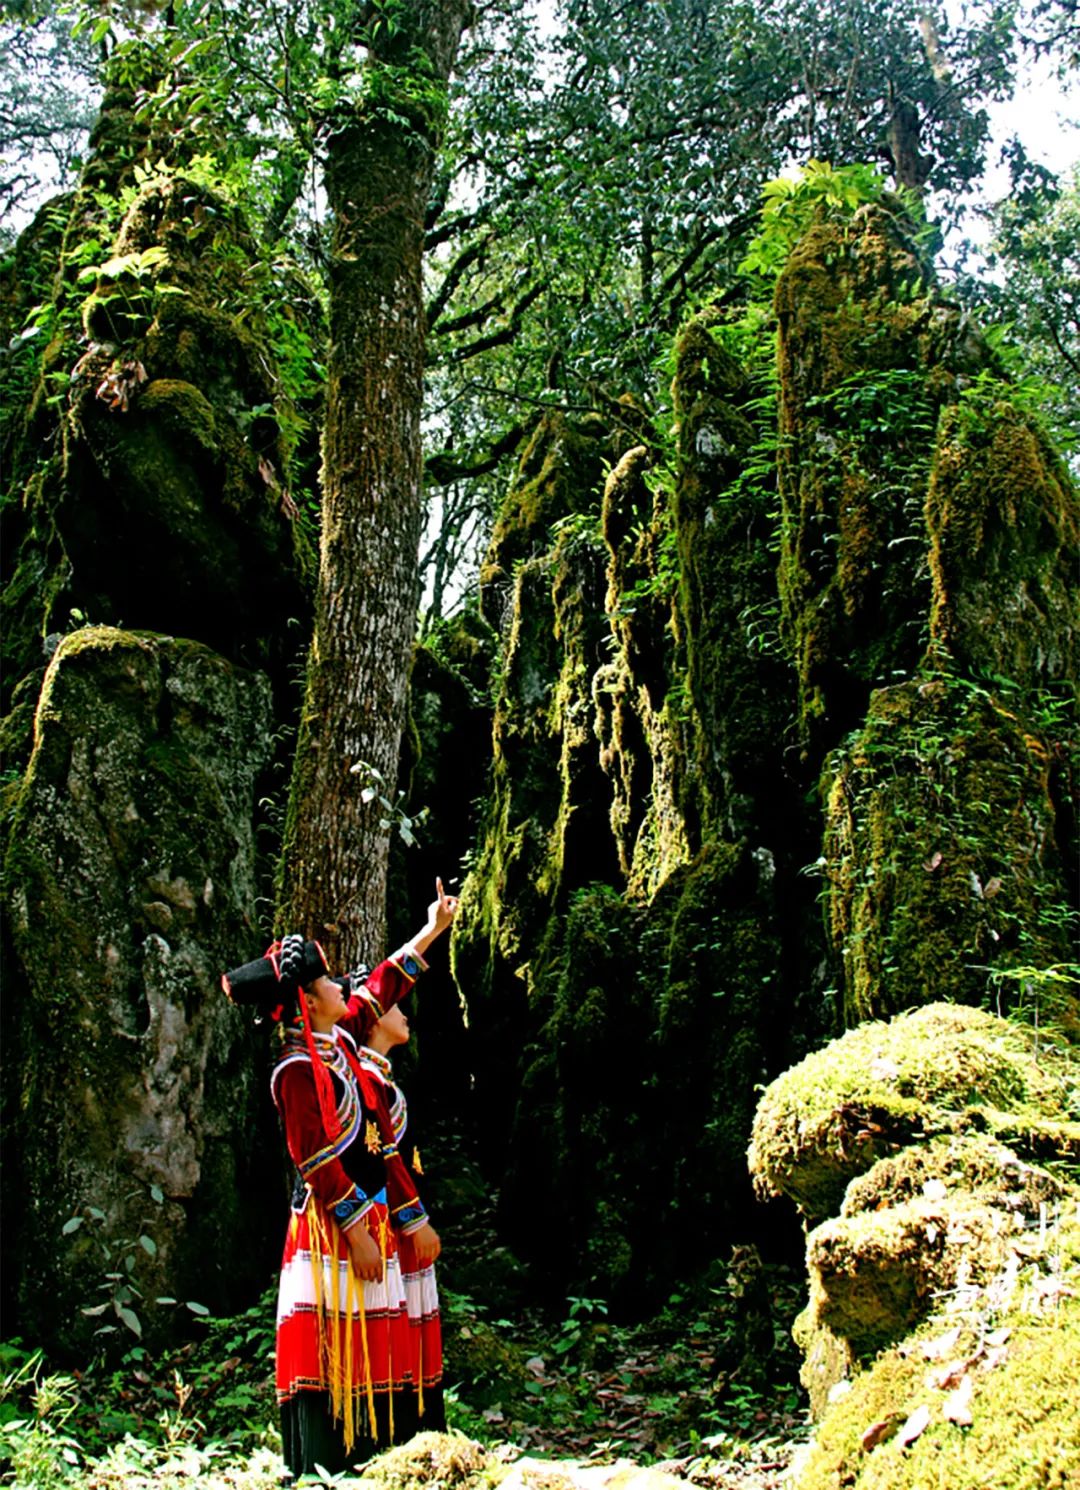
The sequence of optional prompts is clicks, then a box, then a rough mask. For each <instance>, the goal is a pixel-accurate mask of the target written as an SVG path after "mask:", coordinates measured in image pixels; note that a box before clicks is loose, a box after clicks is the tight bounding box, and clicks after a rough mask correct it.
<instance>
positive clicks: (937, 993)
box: [823, 674, 1077, 1023]
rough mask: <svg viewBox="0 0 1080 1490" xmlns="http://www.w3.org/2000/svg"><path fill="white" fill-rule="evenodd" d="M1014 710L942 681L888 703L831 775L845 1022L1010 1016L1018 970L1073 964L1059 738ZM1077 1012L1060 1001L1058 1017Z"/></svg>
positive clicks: (1016, 705) (1015, 700) (832, 863)
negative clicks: (984, 1008) (1006, 1011)
mask: <svg viewBox="0 0 1080 1490" xmlns="http://www.w3.org/2000/svg"><path fill="white" fill-rule="evenodd" d="M1004 697H1005V698H1008V702H1007V703H1006V702H1004V701H1003V695H1002V694H1000V693H999V694H998V695H997V696H995V695H994V694H992V693H988V692H987V691H985V690H984V689H983V688H980V687H977V686H975V685H973V684H971V683H968V682H965V681H964V680H963V679H959V678H956V677H952V676H949V675H947V674H941V675H936V676H934V675H928V676H926V677H924V678H923V679H922V680H921V681H917V682H916V681H912V682H909V683H903V684H899V685H897V686H895V687H893V688H888V689H881V690H879V691H878V692H876V693H875V694H874V695H873V696H872V698H871V700H870V708H869V711H868V714H867V719H866V723H865V725H864V726H863V728H862V729H861V730H859V731H858V732H857V733H856V734H855V735H854V736H853V738H852V740H851V741H850V742H849V744H847V745H846V746H845V747H844V749H843V750H840V751H837V752H836V753H835V754H834V756H833V757H832V758H831V760H830V761H829V763H828V765H827V768H826V773H825V778H824V779H825V787H826V830H825V839H824V846H823V868H824V871H825V874H826V878H827V885H828V895H827V910H828V927H829V932H830V936H831V938H832V941H833V945H834V947H835V948H836V951H837V952H838V954H839V955H840V957H841V959H842V961H843V967H844V1004H845V1014H846V1017H847V1020H848V1022H849V1023H855V1022H857V1021H858V1020H860V1019H865V1018H868V1017H883V1016H887V1015H889V1014H892V1013H895V1012H897V1011H899V1010H901V1009H904V1008H909V1007H910V1006H911V1005H912V1004H915V1003H926V1002H930V1001H932V1000H935V999H942V998H951V999H957V1000H961V1001H963V1002H967V1003H976V1004H977V1003H982V1002H985V1001H987V1000H988V999H990V998H994V997H996V998H997V999H998V1001H999V1003H1001V1004H1005V1005H1008V1004H1011V1003H1012V1002H1013V1000H1014V998H1015V997H1016V996H1018V995H1020V994H1022V992H1023V988H1022V982H1021V981H1018V980H1014V981H1012V983H1011V984H1010V983H1009V982H1008V981H1006V982H1003V981H1002V975H1003V974H1007V973H1008V971H1009V969H1011V968H1018V967H1029V968H1032V969H1033V970H1037V969H1039V968H1042V967H1047V966H1053V965H1055V964H1059V963H1063V962H1067V961H1068V959H1069V956H1070V937H1069V927H1068V906H1069V902H1070V886H1069V882H1068V874H1067V871H1068V862H1069V857H1068V856H1069V848H1070V845H1069V842H1068V836H1067V834H1066V836H1065V838H1064V841H1063V835H1062V832H1061V829H1060V827H1059V822H1058V816H1059V811H1058V800H1059V798H1058V793H1057V792H1056V790H1055V776H1056V772H1057V769H1058V760H1059V755H1058V751H1057V748H1056V747H1057V744H1058V740H1059V738H1060V737H1057V738H1056V737H1055V735H1054V734H1053V733H1051V732H1050V731H1049V730H1048V728H1047V726H1046V725H1044V724H1040V723H1039V722H1038V721H1037V720H1036V719H1034V718H1033V717H1032V714H1031V712H1030V711H1028V710H1026V709H1025V708H1024V705H1023V702H1022V699H1023V695H1022V694H1021V693H1015V692H1014V693H1012V694H1009V695H1004ZM1067 826H1068V825H1067V823H1066V828H1067ZM1010 987H1012V988H1013V990H1014V993H1013V995H1011V996H1010V993H1009V991H1008V990H1009V988H1010ZM1044 997H1045V996H1044ZM1076 1010H1077V1003H1076V998H1075V996H1074V997H1072V998H1069V997H1068V996H1067V995H1063V996H1062V997H1061V998H1060V999H1059V1001H1058V1005H1057V1006H1056V1007H1054V1008H1053V1009H1052V1010H1049V1011H1047V1012H1052V1013H1053V1014H1054V1016H1055V1017H1058V1018H1067V1019H1069V1020H1071V1021H1074V1020H1075V1017H1076Z"/></svg>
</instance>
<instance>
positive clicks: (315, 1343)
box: [222, 882, 457, 1476]
mask: <svg viewBox="0 0 1080 1490" xmlns="http://www.w3.org/2000/svg"><path fill="white" fill-rule="evenodd" d="M437 888H438V899H437V900H436V901H435V902H434V903H433V904H432V905H431V906H430V907H429V910H428V918H427V921H426V923H425V924H424V926H423V927H422V928H421V930H420V932H419V933H418V934H417V936H416V937H414V938H413V940H412V942H410V943H408V944H406V946H404V947H403V948H401V949H400V950H399V951H398V952H395V953H394V954H393V955H392V956H391V957H388V958H387V959H386V960H385V961H384V962H381V963H380V964H379V966H378V967H377V968H376V969H375V970H374V972H372V973H369V974H361V975H353V976H350V977H345V978H334V977H331V976H330V975H329V969H328V967H327V963H326V958H325V956H324V954H323V951H322V948H321V947H320V946H319V944H318V943H317V942H311V941H304V940H303V939H302V938H301V937H299V936H288V937H284V938H283V939H282V940H281V942H276V943H275V944H274V946H273V947H271V948H270V950H269V951H268V952H267V953H266V955H265V957H263V958H260V959H259V960H258V961H257V962H254V963H247V964H245V965H244V966H243V967H240V968H236V969H234V970H233V971H232V972H230V973H226V974H225V976H224V978H223V979H222V983H223V986H224V987H225V990H226V992H227V993H228V994H229V995H230V997H231V998H232V999H233V1000H234V1001H235V1002H237V1003H243V1004H249V1005H252V1004H253V1005H255V1006H256V1007H257V1008H259V1009H261V1010H262V1012H264V1013H267V1014H269V1015H270V1016H271V1017H272V1018H274V1019H275V1020H278V1021H280V1022H281V1024H282V1027H283V1032H284V1038H283V1050H282V1053H281V1055H280V1056H279V1059H278V1061H277V1063H276V1065H275V1067H274V1071H273V1074H272V1076H271V1090H272V1092H273V1096H274V1101H275V1103H276V1104H277V1107H278V1111H279V1112H280V1113H281V1116H282V1120H283V1123H284V1127H285V1140H286V1143H287V1145H288V1149H289V1153H290V1155H291V1156H292V1158H293V1161H294V1163H295V1164H296V1167H297V1172H298V1173H297V1183H296V1189H295V1190H294V1194H293V1206H292V1217H291V1219H290V1222H289V1228H288V1233H287V1236H286V1241H285V1253H284V1257H283V1259H282V1266H281V1284H280V1288H279V1292H278V1315H277V1368H276V1375H277V1395H278V1402H279V1405H280V1408H281V1427H282V1449H283V1453H284V1457H285V1463H286V1466H287V1468H288V1469H289V1471H290V1472H291V1473H292V1474H293V1475H295V1476H299V1475H301V1474H305V1473H311V1472H312V1471H313V1470H314V1469H315V1466H316V1465H321V1466H322V1467H323V1468H324V1469H326V1470H328V1471H330V1472H331V1473H338V1472H340V1471H341V1470H342V1469H344V1468H345V1467H346V1466H347V1465H349V1464H353V1463H357V1462H359V1461H361V1460H363V1459H366V1458H368V1457H369V1456H370V1455H371V1454H372V1453H375V1452H377V1451H378V1450H379V1449H381V1448H385V1447H386V1446H387V1445H388V1444H391V1443H400V1442H403V1441H404V1440H405V1439H407V1438H409V1437H411V1436H412V1434H413V1433H415V1432H416V1431H417V1430H418V1429H419V1428H421V1427H429V1426H431V1427H441V1426H442V1423H443V1417H442V1396H441V1391H440V1389H439V1384H440V1381H441V1368H442V1356H441V1345H440V1343H439V1324H438V1301H437V1295H436V1293H435V1284H434V1274H433V1271H432V1264H433V1263H434V1260H435V1258H436V1257H437V1255H438V1252H439V1239H438V1237H437V1236H436V1234H435V1232H434V1230H433V1228H432V1226H431V1224H430V1222H429V1221H428V1219H427V1214H426V1212H425V1211H424V1209H423V1206H422V1205H421V1204H420V1200H419V1197H418V1196H417V1194H416V1187H415V1183H414V1182H413V1180H412V1176H411V1174H410V1171H409V1170H408V1169H407V1168H406V1165H405V1161H404V1159H403V1158H402V1156H401V1153H400V1151H399V1142H400V1138H401V1134H402V1132H403V1126H402V1122H401V1119H402V1117H403V1103H402V1104H401V1111H400V1112H398V1111H397V1109H396V1103H395V1097H396V1093H395V1094H394V1095H391V1093H393V1092H394V1089H393V1088H392V1086H391V1087H388V1084H387V1082H386V1081H385V1080H384V1079H383V1076H382V1075H381V1074H380V1073H379V1071H378V1069H377V1066H376V1065H375V1063H374V1061H373V1056H377V1055H378V1050H377V1049H376V1050H374V1051H373V1050H363V1051H362V1049H361V1047H362V1046H363V1043H364V1041H365V1040H367V1039H369V1038H379V1037H377V1036H375V1035H373V1033H372V1032H373V1031H374V1030H377V1029H378V1027H379V1024H380V1023H381V1021H383V1020H384V1019H385V1018H386V1017H387V1015H388V1014H390V1011H392V1010H394V1009H395V1008H396V1005H397V1004H398V1003H399V1001H400V1000H401V999H402V998H403V997H404V996H405V994H407V993H408V991H409V989H410V988H411V987H412V985H413V983H414V982H415V981H416V979H417V978H418V977H419V975H420V973H421V972H422V971H423V970H424V969H425V967H426V963H425V962H424V960H423V953H424V951H425V950H426V949H427V947H428V946H430V944H431V943H432V942H433V941H434V940H435V938H436V937H437V936H439V935H440V934H441V933H442V932H443V931H445V930H446V928H447V927H448V926H449V925H450V923H451V921H452V920H453V918H454V915H455V913H456V911H457V901H456V899H455V898H454V897H452V896H447V895H446V894H444V892H443V888H442V884H441V882H437ZM397 1018H398V1019H403V1016H401V1015H400V1011H399V1012H398V1015H397ZM390 1027H391V1028H393V1027H397V1026H396V1021H395V1020H394V1017H393V1015H391V1026H390ZM406 1030H407V1024H406ZM362 1057H363V1058H362Z"/></svg>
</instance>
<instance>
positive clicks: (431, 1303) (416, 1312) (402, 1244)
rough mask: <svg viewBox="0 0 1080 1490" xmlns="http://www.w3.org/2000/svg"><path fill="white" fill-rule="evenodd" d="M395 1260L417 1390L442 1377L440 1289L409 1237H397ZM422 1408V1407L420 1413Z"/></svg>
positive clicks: (432, 1266)
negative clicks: (399, 1274)
mask: <svg viewBox="0 0 1080 1490" xmlns="http://www.w3.org/2000/svg"><path fill="white" fill-rule="evenodd" d="M398 1259H399V1262H400V1264H401V1277H402V1282H403V1283H404V1285H405V1308H406V1312H407V1314H408V1317H409V1360H410V1376H411V1379H412V1381H413V1382H414V1383H415V1384H416V1385H417V1387H418V1388H419V1389H422V1388H424V1387H435V1386H437V1385H438V1384H439V1382H440V1381H441V1380H442V1366H443V1359H442V1325H441V1323H440V1320H439V1291H438V1288H437V1287H436V1284H435V1268H434V1265H433V1264H432V1263H430V1262H429V1263H428V1264H427V1265H426V1266H421V1264H420V1263H419V1262H418V1261H417V1259H416V1251H415V1249H414V1247H413V1243H412V1238H411V1237H408V1236H403V1237H399V1239H398ZM422 1412H423V1409H422V1407H421V1415H422Z"/></svg>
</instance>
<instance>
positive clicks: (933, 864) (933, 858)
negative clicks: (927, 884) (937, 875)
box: [923, 849, 941, 874]
mask: <svg viewBox="0 0 1080 1490" xmlns="http://www.w3.org/2000/svg"><path fill="white" fill-rule="evenodd" d="M940 863H941V850H940V849H938V850H937V852H936V853H933V854H931V855H930V857H929V859H927V860H925V862H924V863H923V868H924V869H925V870H926V872H927V874H933V872H934V870H935V869H936V868H937V867H938V865H939V864H940Z"/></svg>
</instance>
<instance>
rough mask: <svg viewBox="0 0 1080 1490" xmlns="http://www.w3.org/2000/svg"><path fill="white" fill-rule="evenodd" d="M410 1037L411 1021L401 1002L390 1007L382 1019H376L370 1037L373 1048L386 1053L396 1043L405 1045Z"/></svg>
mask: <svg viewBox="0 0 1080 1490" xmlns="http://www.w3.org/2000/svg"><path fill="white" fill-rule="evenodd" d="M408 1039H409V1021H408V1019H407V1018H406V1016H405V1010H404V1009H403V1008H402V1007H401V1005H400V1004H395V1005H394V1006H393V1008H392V1009H388V1010H387V1011H386V1013H385V1014H384V1015H383V1017H382V1018H381V1019H377V1020H376V1021H375V1024H374V1027H373V1028H372V1031H371V1036H370V1038H369V1039H368V1042H367V1043H368V1044H369V1045H370V1046H371V1048H372V1050H377V1051H379V1052H380V1054H382V1055H385V1054H386V1052H387V1051H388V1050H393V1049H394V1047H395V1046H396V1045H405V1044H407V1043H408Z"/></svg>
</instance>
